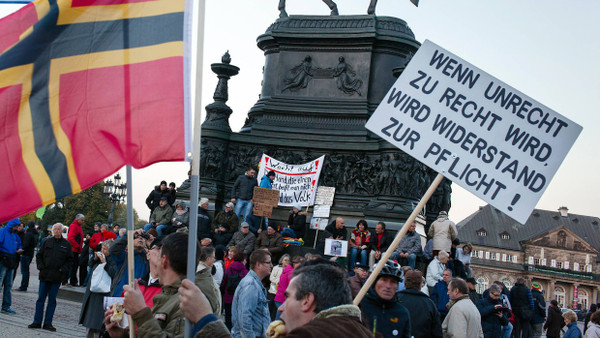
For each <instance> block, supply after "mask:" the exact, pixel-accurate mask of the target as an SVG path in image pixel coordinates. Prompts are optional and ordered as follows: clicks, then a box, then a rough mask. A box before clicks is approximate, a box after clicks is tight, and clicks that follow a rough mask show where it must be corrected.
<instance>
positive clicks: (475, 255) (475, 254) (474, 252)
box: [471, 250, 477, 258]
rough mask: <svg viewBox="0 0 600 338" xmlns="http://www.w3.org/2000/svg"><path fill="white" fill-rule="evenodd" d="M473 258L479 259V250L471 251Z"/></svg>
mask: <svg viewBox="0 0 600 338" xmlns="http://www.w3.org/2000/svg"><path fill="white" fill-rule="evenodd" d="M472 257H477V250H473V251H471V258H472Z"/></svg>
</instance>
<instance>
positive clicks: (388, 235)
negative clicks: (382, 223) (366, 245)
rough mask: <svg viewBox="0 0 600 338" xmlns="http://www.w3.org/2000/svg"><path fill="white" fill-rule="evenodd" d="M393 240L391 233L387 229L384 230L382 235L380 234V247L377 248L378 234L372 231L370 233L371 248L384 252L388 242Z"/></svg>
mask: <svg viewBox="0 0 600 338" xmlns="http://www.w3.org/2000/svg"><path fill="white" fill-rule="evenodd" d="M393 241H394V236H393V235H392V233H391V232H389V231H388V230H384V231H383V236H381V246H380V249H377V247H378V246H379V235H377V233H376V232H375V231H373V232H372V233H371V250H374V251H381V252H384V251H386V250H387V249H388V248H389V247H390V244H392V242H393Z"/></svg>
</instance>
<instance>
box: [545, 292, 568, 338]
mask: <svg viewBox="0 0 600 338" xmlns="http://www.w3.org/2000/svg"><path fill="white" fill-rule="evenodd" d="M564 326H565V321H564V319H563V317H562V311H560V308H559V307H558V302H557V301H556V299H553V300H551V301H550V306H548V317H547V318H546V323H545V324H544V330H546V337H548V338H560V330H561V329H562V328H563V327H564Z"/></svg>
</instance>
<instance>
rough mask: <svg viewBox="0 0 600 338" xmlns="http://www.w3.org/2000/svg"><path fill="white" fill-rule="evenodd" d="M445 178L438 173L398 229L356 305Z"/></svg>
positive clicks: (361, 291)
mask: <svg viewBox="0 0 600 338" xmlns="http://www.w3.org/2000/svg"><path fill="white" fill-rule="evenodd" d="M443 178H444V176H443V175H442V174H439V173H438V175H437V176H436V178H435V180H434V181H433V182H432V183H431V185H430V186H429V189H427V191H426V192H425V195H423V197H422V198H421V200H420V201H419V204H417V207H416V208H415V209H414V210H413V212H412V213H411V214H410V216H409V217H408V219H407V220H406V223H404V225H403V226H402V229H400V231H398V233H397V234H396V238H394V241H393V242H392V244H391V245H390V247H389V248H388V249H387V251H386V252H385V253H384V254H383V256H382V257H381V259H380V260H379V264H377V267H376V268H375V270H374V271H373V272H372V273H371V275H370V276H369V278H368V279H367V281H366V282H365V284H364V285H363V287H362V288H361V289H360V291H359V292H358V294H357V295H356V298H354V302H353V303H354V305H358V304H360V301H361V300H362V299H363V297H364V296H365V294H366V293H367V291H368V290H369V288H370V287H371V285H372V284H373V282H375V279H376V278H377V275H379V273H380V272H381V269H383V267H384V266H385V262H387V260H388V259H390V256H391V255H392V253H393V252H394V250H396V247H397V246H398V244H400V241H401V240H402V237H404V235H405V234H406V232H407V231H408V228H410V225H411V224H413V222H414V221H415V219H416V218H417V216H418V215H419V213H420V212H421V210H423V207H425V204H427V201H429V198H430V197H431V195H433V193H434V192H435V189H437V187H438V185H440V183H441V182H442V179H443Z"/></svg>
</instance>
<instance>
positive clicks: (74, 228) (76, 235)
mask: <svg viewBox="0 0 600 338" xmlns="http://www.w3.org/2000/svg"><path fill="white" fill-rule="evenodd" d="M84 221H85V216H84V215H83V214H77V216H75V220H73V223H71V225H70V226H69V233H68V234H67V240H68V241H69V243H71V247H72V248H73V261H74V262H79V254H80V253H81V248H82V247H83V230H82V229H81V227H82V226H83V222H84ZM78 267H79V264H73V266H72V267H71V286H78V283H77V268H78ZM86 272H87V271H86ZM80 275H83V274H80ZM80 277H81V276H80ZM67 278H68V276H67V277H65V279H64V280H63V285H64V284H67ZM84 280H85V277H84V278H83V280H80V282H81V283H83V281H84Z"/></svg>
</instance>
